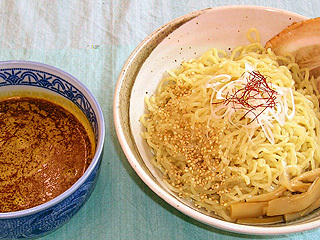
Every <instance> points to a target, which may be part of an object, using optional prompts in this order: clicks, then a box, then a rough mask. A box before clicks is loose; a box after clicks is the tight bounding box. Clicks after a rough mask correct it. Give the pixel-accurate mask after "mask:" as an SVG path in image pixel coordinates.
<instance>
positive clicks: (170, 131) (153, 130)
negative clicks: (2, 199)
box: [140, 32, 320, 222]
mask: <svg viewBox="0 0 320 240" xmlns="http://www.w3.org/2000/svg"><path fill="white" fill-rule="evenodd" d="M251 33H252V32H251ZM248 38H249V37H248ZM257 39H258V41H259V36H258V34H257ZM249 40H250V41H251V43H250V44H248V45H246V46H239V47H237V48H235V49H234V50H233V51H232V53H231V54H229V55H228V54H227V53H226V52H224V51H222V50H218V49H214V48H213V49H210V50H208V51H207V52H205V53H204V54H203V55H202V56H201V57H199V58H198V59H192V60H190V61H187V62H183V63H182V64H181V67H180V68H179V69H173V70H170V71H168V76H167V77H165V78H164V79H163V80H162V81H161V82H160V83H159V85H158V87H157V90H156V92H155V94H154V95H152V96H151V97H150V98H147V97H146V99H145V102H146V105H147V107H148V112H147V113H146V114H144V115H143V116H141V118H140V121H141V122H142V124H143V125H144V126H145V128H146V130H145V131H144V132H143V133H142V136H143V138H145V139H146V141H147V143H148V144H149V146H150V147H151V149H152V151H153V153H154V158H153V159H152V163H153V164H154V166H156V167H157V169H159V170H160V171H161V173H162V174H163V181H164V183H165V184H166V185H167V186H168V188H170V189H171V190H172V191H173V192H175V193H177V195H178V196H179V197H182V198H185V199H189V200H192V201H193V202H194V204H195V206H197V207H199V208H204V209H206V210H207V211H209V212H214V213H215V214H217V215H219V216H221V217H222V218H224V219H226V220H229V221H236V220H237V219H238V218H241V217H237V210H236V206H237V205H235V204H236V203H246V202H250V199H255V198H256V197H257V196H263V198H264V199H262V200H261V199H260V200H259V198H258V199H257V200H256V201H253V202H256V203H254V204H252V206H250V207H249V205H247V207H248V208H254V207H255V206H256V205H255V204H258V205H257V209H258V208H259V210H255V211H258V212H260V214H258V215H257V213H255V214H253V215H252V216H251V215H245V216H243V217H242V218H244V219H246V220H245V221H247V222H250V219H252V218H255V217H257V218H260V219H265V217H270V216H274V215H278V214H277V213H275V214H272V213H269V212H268V211H267V207H268V206H269V204H270V202H268V201H269V200H270V198H272V199H274V198H278V197H279V196H282V197H291V196H294V195H297V193H298V194H299V195H300V194H301V193H304V192H310V191H311V190H310V189H309V187H310V185H311V184H312V182H313V181H314V180H315V178H316V177H313V178H312V179H311V178H310V177H309V178H308V179H309V180H308V181H307V180H305V179H306V178H304V180H303V181H302V180H301V179H300V180H299V179H297V177H299V176H301V174H303V173H307V172H310V171H311V172H312V170H314V171H316V170H317V169H318V168H319V163H320V152H319V151H320V146H319V144H320V141H319V130H320V125H319V117H320V115H319V102H318V100H319V93H318V91H317V88H316V82H315V80H314V79H313V78H310V77H309V72H308V70H307V69H300V68H299V66H298V65H297V64H296V63H295V62H294V59H293V57H291V56H276V55H275V54H274V53H273V52H272V51H271V50H270V49H265V48H264V47H263V46H262V45H261V44H260V43H259V42H257V41H255V40H253V39H252V38H249ZM248 66H250V69H251V70H252V69H254V71H255V72H259V73H260V74H261V75H262V76H265V77H266V79H267V81H268V82H269V83H270V85H269V86H270V88H274V89H277V88H282V89H289V90H290V91H291V94H292V96H293V97H292V98H293V102H290V96H287V97H286V98H285V99H286V100H285V101H286V102H285V103H284V106H286V107H287V109H288V110H287V111H288V113H287V115H289V114H291V118H290V119H289V118H288V116H287V117H286V119H285V121H284V122H279V121H276V120H272V119H271V120H270V122H271V126H270V124H269V130H265V131H264V130H263V128H262V127H261V126H260V125H259V124H257V122H258V116H257V114H256V115H254V116H255V117H254V118H253V119H252V121H251V122H249V121H248V119H246V118H245V117H244V115H245V113H246V112H245V111H246V110H244V109H242V110H239V111H237V110H236V109H235V107H233V105H232V104H229V108H230V109H231V110H233V115H232V116H231V115H230V116H229V115H224V114H225V113H226V112H225V111H226V109H225V108H226V107H227V104H226V101H217V98H218V97H217V95H218V90H219V88H214V87H208V86H209V85H210V86H218V83H219V84H222V85H224V84H228V83H231V82H232V81H236V80H238V79H240V78H241V77H242V76H243V75H244V74H245V73H246V72H248ZM216 76H218V77H216ZM225 76H230V79H228V78H226V79H225V78H224V77H225ZM215 84H216V85H215ZM220 89H221V87H220ZM225 97H226V96H225ZM247 111H248V110H247ZM213 113H214V114H213ZM268 131H269V132H268ZM268 134H269V135H270V136H269V137H270V139H271V138H272V139H273V142H272V141H271V142H270V139H268ZM312 173H313V172H312ZM317 174H318V175H319V173H316V176H317V177H318V175H317ZM308 176H309V175H308ZM310 179H311V180H310ZM293 181H296V182H299V184H300V183H301V184H302V185H299V187H296V188H295V187H294V186H297V185H295V183H296V182H293ZM273 193H274V194H273ZM268 194H269V195H268ZM270 195H273V196H272V197H269V196H270ZM264 196H266V197H264ZM318 197H319V196H316V197H315V198H317V199H318ZM261 201H262V204H260V203H261ZM310 201H311V200H310ZM251 202H252V201H251ZM313 202H314V201H313ZM248 204H249V203H248ZM259 204H260V205H259ZM248 208H247V209H248ZM270 209H271V208H269V210H270ZM300 210H301V209H294V210H290V211H291V212H292V211H293V212H299V211H300ZM232 211H233V212H232ZM270 211H271V210H270ZM288 211H289V210H288ZM290 211H289V212H290ZM232 214H233V216H232ZM283 214H286V213H281V214H280V213H279V215H283ZM240 215H241V214H240ZM299 216H300V215H299ZM282 220H283V217H281V220H280V221H282ZM262 222H263V221H262Z"/></svg>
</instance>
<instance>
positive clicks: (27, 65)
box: [0, 60, 105, 219]
mask: <svg viewBox="0 0 320 240" xmlns="http://www.w3.org/2000/svg"><path fill="white" fill-rule="evenodd" d="M3 68H8V69H10V68H22V69H30V70H40V71H42V72H46V71H48V72H49V73H51V74H52V75H56V76H59V77H60V78H61V79H63V80H64V81H67V82H68V83H70V84H71V85H74V84H75V85H77V87H76V88H77V89H80V90H79V91H81V92H82V93H83V94H84V95H85V97H86V98H87V99H88V100H89V102H90V104H91V105H92V107H93V109H94V112H95V114H96V118H97V122H98V129H97V135H98V137H97V139H96V153H95V155H94V157H93V159H92V162H91V164H90V166H89V167H88V169H87V170H86V172H85V173H84V174H83V175H82V177H81V178H79V180H78V181H77V182H76V183H75V184H73V185H72V186H71V187H70V188H69V189H68V190H67V191H65V192H64V193H62V194H60V195H59V196H57V197H56V198H54V199H52V200H51V201H48V202H46V203H44V204H41V205H38V206H36V207H33V208H29V209H26V210H22V211H17V212H9V213H0V219H12V218H18V217H24V216H28V215H31V214H35V213H37V212H40V211H43V210H45V209H48V208H50V207H52V206H54V205H56V204H58V203H59V202H61V201H63V200H64V199H66V198H67V197H69V196H70V195H71V194H72V193H74V192H75V191H76V190H77V189H78V188H79V187H80V186H81V185H82V184H83V183H84V182H85V181H86V179H87V178H88V177H89V176H90V174H91V173H92V171H93V170H94V168H95V166H96V165H97V164H98V163H99V161H100V157H101V154H102V151H103V145H104V139H105V123H104V118H103V113H102V110H101V108H100V105H99V103H98V101H97V100H96V99H95V97H94V96H93V95H92V93H91V92H90V91H89V89H88V88H87V87H86V86H85V85H84V84H82V83H81V82H80V81H79V80H78V79H76V78H75V77H73V76H72V75H70V74H69V73H67V72H65V71H63V70H61V69H58V68H56V67H53V66H50V65H47V64H44V63H39V62H33V61H23V60H12V61H0V69H3Z"/></svg>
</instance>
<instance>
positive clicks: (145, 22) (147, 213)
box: [0, 0, 320, 240]
mask: <svg viewBox="0 0 320 240" xmlns="http://www.w3.org/2000/svg"><path fill="white" fill-rule="evenodd" d="M240 4H241V5H245V4H247V5H262V6H269V7H276V8H282V9H285V10H289V11H293V12H296V13H298V14H302V15H305V16H307V17H317V16H319V15H320V12H319V9H320V1H318V0H308V1H299V2H298V1H292V0H282V1H279V0H251V1H249V0H224V1H222V0H221V1H218V0H211V1H210V0H201V1H199V0H184V1H181V0H175V1H173V0H122V1H121V0H78V1H76V0H57V1H54V0H40V1H38V0H20V1H18V0H15V1H13V0H1V1H0V21H1V25H0V44H1V45H0V51H1V54H0V60H14V59H20V60H31V61H37V62H42V63H46V64H49V65H53V66H55V67H58V68H60V69H63V70H64V71H66V72H68V73H70V74H72V75H73V76H75V77H76V78H78V79H79V80H80V81H82V82H83V83H84V84H85V85H86V86H87V87H88V88H89V89H90V90H91V91H92V92H93V94H94V95H95V97H96V98H97V100H98V102H99V103H100V104H101V108H102V110H103V113H104V117H105V122H106V141H105V150H104V151H105V152H104V158H103V162H102V169H101V175H100V178H99V180H98V184H97V186H96V189H95V191H94V192H93V194H92V196H91V198H90V199H89V201H88V202H87V203H86V204H85V206H84V207H83V208H82V209H81V210H80V211H79V212H78V213H77V214H76V215H75V216H74V217H73V218H72V219H71V220H70V221H69V222H68V223H67V224H65V225H64V226H63V227H61V228H60V229H58V230H57V231H56V232H54V233H52V234H50V235H48V236H46V237H44V238H43V239H47V240H49V239H58V240H63V239H68V240H69V239H154V240H157V239H159V240H160V239H161V240H162V239H228V240H233V239H246V238H248V239H297V240H298V239H299V240H300V239H319V236H320V229H315V230H312V231H308V232H303V233H298V234H289V235H282V236H274V237H273V236H246V235H239V234H235V233H229V232H225V231H221V230H218V229H215V228H212V227H209V226H207V225H205V224H202V223H200V222H198V221H195V220H193V219H191V218H189V217H187V216H185V215H184V214H182V213H180V212H179V211H177V210H176V209H174V208H173V207H171V206H169V205H168V204H167V203H166V202H164V201H163V200H162V199H160V198H159V197H157V195H156V194H154V193H153V192H152V191H151V190H150V189H149V188H148V187H147V186H146V185H145V184H144V183H143V182H142V181H141V180H140V179H139V177H138V176H137V175H136V173H135V172H134V171H133V170H132V168H131V167H130V165H129V163H128V162H127V160H126V157H125V156H124V154H123V152H122V150H121V147H120V145H119V143H118V140H117V137H116V134H115V130H114V126H113V114H112V102H113V94H114V88H115V84H116V81H117V78H118V75H119V73H120V71H121V69H122V66H123V64H124V63H125V61H126V59H127V58H128V57H129V55H130V53H131V52H132V51H133V50H134V49H135V47H136V46H137V45H138V44H139V43H140V42H141V41H142V40H143V39H144V38H145V37H147V36H148V35H149V34H150V33H152V32H153V31H155V30H156V29H157V28H159V27H160V26H162V25H163V24H165V23H167V22H169V21H171V20H173V19H175V18H177V17H179V16H182V15H185V14H187V13H190V12H193V11H196V10H200V9H204V8H208V7H215V6H222V5H240Z"/></svg>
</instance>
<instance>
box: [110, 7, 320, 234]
mask: <svg viewBox="0 0 320 240" xmlns="http://www.w3.org/2000/svg"><path fill="white" fill-rule="evenodd" d="M235 8H236V9H257V10H262V11H263V10H265V11H274V12H280V13H282V14H286V15H288V16H292V17H296V18H300V19H301V20H303V19H307V17H305V16H302V15H299V14H296V13H293V12H290V11H286V10H282V9H277V8H272V7H264V6H251V5H231V6H222V7H214V8H208V9H204V10H200V11H196V12H192V13H190V14H187V15H184V16H182V17H179V18H177V19H174V20H172V21H170V22H169V23H167V24H165V25H164V26H162V27H161V28H159V29H157V30H156V31H155V32H153V33H152V34H150V35H149V36H148V37H147V38H145V39H144V40H143V41H142V42H141V43H140V44H139V45H138V46H137V47H136V49H135V50H134V51H133V52H132V54H131V55H130V56H129V58H128V60H127V61H126V63H125V64H124V66H123V68H122V71H121V73H120V75H119V78H118V82H117V84H116V88H115V94H114V103H113V114H114V124H115V129H116V133H117V136H118V139H119V142H120V145H121V147H122V149H123V152H124V153H125V155H126V157H127V159H128V161H129V163H130V165H131V166H132V168H133V169H134V171H135V172H136V173H137V174H138V176H139V177H140V178H141V179H142V180H143V182H144V183H145V184H146V185H147V186H148V187H149V188H150V189H152V190H153V191H154V192H155V193H156V194H157V195H158V196H159V197H161V198H162V199H164V200H165V201H166V202H167V203H169V204H170V205H171V206H173V207H174V208H176V209H178V210H179V211H181V212H182V213H184V214H186V215H188V216H190V217H192V218H194V219H196V220H198V221H200V222H203V223H205V224H208V225H211V226H213V227H216V228H219V229H222V230H227V231H231V232H236V233H241V234H252V235H279V234H287V233H295V232H302V231H306V230H311V229H314V228H317V227H319V226H320V221H317V222H307V223H301V224H296V225H290V226H279V227H268V226H248V225H240V224H236V223H231V222H226V221H223V220H219V219H217V218H213V217H210V216H207V215H203V214H202V213H200V212H198V211H195V210H194V209H192V208H191V207H189V206H186V205H183V204H181V202H180V201H179V200H178V199H176V198H175V197H174V196H173V195H172V194H170V193H169V192H167V191H165V190H164V189H161V188H159V185H158V184H157V183H156V182H154V179H153V178H152V177H151V176H149V175H147V174H145V173H144V172H145V167H144V166H143V165H142V164H140V163H139V161H137V159H136V157H137V156H136V155H135V154H133V153H132V151H131V148H135V146H132V143H130V144H129V143H128V142H127V140H128V138H130V136H128V135H126V133H125V131H126V130H128V126H125V123H124V122H123V120H122V119H121V118H122V117H123V116H125V115H126V114H128V113H126V111H124V110H123V109H124V108H125V107H123V105H127V104H129V103H126V102H125V101H123V99H125V96H124V95H126V94H128V93H130V89H131V88H132V85H133V83H131V85H125V83H126V77H127V74H131V73H130V71H131V70H130V69H131V68H132V65H137V67H136V68H137V72H139V68H141V65H142V64H143V60H139V59H138V57H139V52H140V51H141V50H143V49H144V48H145V47H146V45H147V44H148V43H149V42H151V41H155V39H156V38H158V35H159V34H162V33H163V32H167V33H168V32H169V33H170V30H168V29H169V28H170V27H171V28H172V26H176V28H178V27H179V26H181V25H183V24H184V23H185V22H187V21H189V20H191V19H193V18H194V17H196V16H198V15H200V14H202V13H205V12H206V11H212V10H213V11H219V10H225V9H235ZM172 31H174V29H173V30H172ZM158 41H159V40H158ZM144 50H145V51H147V52H149V54H150V53H151V52H152V50H153V49H152V48H151V49H147V50H146V49H144ZM139 65H140V66H139ZM137 72H135V73H133V74H134V75H135V76H133V78H134V77H136V75H137ZM121 105H122V107H121ZM127 117H128V116H127ZM127 120H128V119H127ZM129 131H130V129H129Z"/></svg>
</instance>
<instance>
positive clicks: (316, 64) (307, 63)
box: [265, 17, 320, 78]
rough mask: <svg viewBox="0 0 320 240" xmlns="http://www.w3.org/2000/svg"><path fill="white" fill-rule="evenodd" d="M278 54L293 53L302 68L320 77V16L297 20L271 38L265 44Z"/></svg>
mask: <svg viewBox="0 0 320 240" xmlns="http://www.w3.org/2000/svg"><path fill="white" fill-rule="evenodd" d="M265 47H266V48H269V47H270V48H271V49H272V50H273V51H274V52H275V53H276V54H277V55H283V54H285V53H291V54H292V55H293V56H294V57H295V59H296V62H297V63H298V64H299V66H300V68H304V67H306V68H308V69H309V70H310V74H311V75H313V76H314V77H315V78H318V77H320V17H318V18H311V19H308V20H304V21H302V22H296V23H293V24H292V25H290V26H288V27H287V28H285V29H284V30H283V31H281V32H280V33H279V34H278V35H276V36H274V37H273V38H271V39H270V40H269V41H268V42H267V43H266V45H265Z"/></svg>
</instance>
